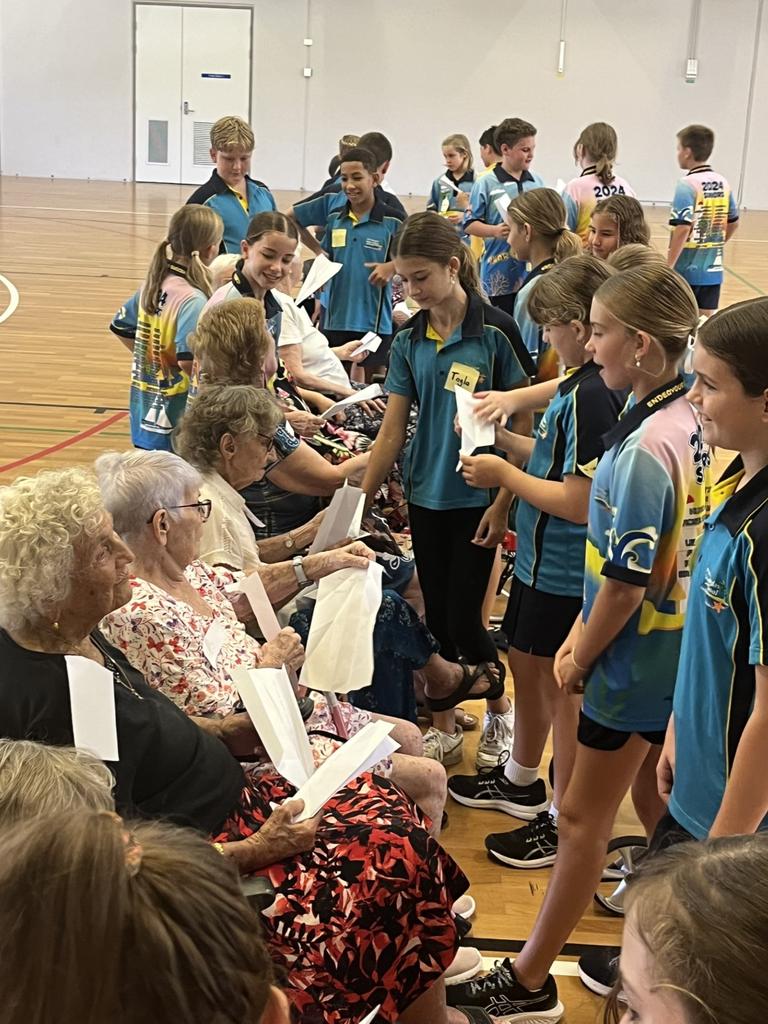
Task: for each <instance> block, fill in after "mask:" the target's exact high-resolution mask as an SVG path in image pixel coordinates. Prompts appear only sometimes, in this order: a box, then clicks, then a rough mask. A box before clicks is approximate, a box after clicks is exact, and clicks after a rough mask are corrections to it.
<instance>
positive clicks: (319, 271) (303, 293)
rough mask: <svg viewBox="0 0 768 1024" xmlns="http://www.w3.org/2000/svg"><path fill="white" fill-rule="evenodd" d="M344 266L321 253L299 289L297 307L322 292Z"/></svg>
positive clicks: (296, 300)
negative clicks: (311, 296) (316, 293)
mask: <svg viewBox="0 0 768 1024" xmlns="http://www.w3.org/2000/svg"><path fill="white" fill-rule="evenodd" d="M342 266H343V264H341V263H333V262H331V260H329V259H328V257H327V256H326V255H325V254H324V253H320V255H319V256H316V257H315V258H314V260H312V266H311V267H310V268H309V270H308V271H307V276H306V277H305V278H304V284H303V285H302V286H301V288H300V289H299V294H298V295H297V296H296V299H295V302H296V305H297V306H300V305H301V303H302V302H304V300H305V299H308V298H309V297H310V295H314V294H315V292H317V291H320V289H321V288H322V287H323V285H325V284H328V282H329V281H330V280H331V278H332V277H335V276H336V274H338V272H339V271H340V270H341V269H342Z"/></svg>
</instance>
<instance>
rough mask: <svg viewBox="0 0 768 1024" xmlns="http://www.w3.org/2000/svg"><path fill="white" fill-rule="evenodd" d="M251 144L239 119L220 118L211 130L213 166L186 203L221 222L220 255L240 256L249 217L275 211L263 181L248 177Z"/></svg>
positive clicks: (247, 127) (249, 134) (247, 130)
mask: <svg viewBox="0 0 768 1024" xmlns="http://www.w3.org/2000/svg"><path fill="white" fill-rule="evenodd" d="M254 144H255V140H254V137H253V132H252V131H251V126H250V125H249V124H248V123H247V122H246V121H243V119H242V118H240V117H220V118H219V120H218V121H217V122H216V123H215V124H214V125H213V127H212V128H211V160H213V162H214V164H215V165H216V166H215V167H214V169H213V173H212V174H211V176H210V178H209V179H208V181H206V183H205V184H204V185H201V186H200V188H198V189H197V190H196V191H195V192H193V193H192V195H191V196H190V197H189V199H188V200H187V203H193V204H196V205H199V206H208V207H210V208H211V209H212V210H215V211H216V213H218V215H219V216H220V217H221V219H222V221H223V222H224V238H223V239H222V242H221V251H222V252H233V253H239V252H240V243H241V242H242V240H243V239H244V238H245V235H246V230H247V228H248V222H249V221H250V219H251V217H255V215H256V214H257V213H261V212H263V211H265V210H275V209H277V207H276V206H275V200H274V197H273V195H272V193H271V192H270V191H269V189H268V188H267V186H266V185H265V184H264V182H263V181H256V180H255V179H253V178H251V177H249V175H248V172H249V171H250V169H251V157H252V156H253V147H254Z"/></svg>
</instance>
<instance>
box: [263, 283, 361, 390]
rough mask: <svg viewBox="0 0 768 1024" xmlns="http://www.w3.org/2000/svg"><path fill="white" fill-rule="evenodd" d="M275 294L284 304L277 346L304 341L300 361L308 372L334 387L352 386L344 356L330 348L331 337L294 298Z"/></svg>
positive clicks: (282, 304) (300, 343)
mask: <svg viewBox="0 0 768 1024" xmlns="http://www.w3.org/2000/svg"><path fill="white" fill-rule="evenodd" d="M272 294H273V295H274V294H275V293H274V292H273V293H272ZM276 298H277V299H278V301H279V302H280V305H281V306H282V307H283V318H282V322H281V324H280V339H279V341H278V343H277V346H278V348H279V349H280V348H283V346H284V345H301V361H302V363H303V364H304V369H305V370H306V371H307V373H312V374H314V376H315V377H320V378H321V379H322V380H326V381H328V383H329V384H332V385H333V386H334V387H339V388H351V387H352V385H351V384H350V382H349V377H348V376H347V374H346V371H345V370H344V367H343V366H342V364H341V360H340V359H339V357H338V356H337V355H335V354H334V353H333V352H331V348H330V345H329V344H328V339H327V338H326V336H325V335H324V334H323V333H322V331H318V329H317V328H316V327H315V325H314V324H313V323H312V321H311V320H310V318H309V315H308V313H307V311H306V310H305V309H302V308H301V306H297V305H296V303H295V302H294V301H293V299H292V298H291V297H290V296H289V295H285V294H284V293H283V292H280V294H279V295H277V296H276Z"/></svg>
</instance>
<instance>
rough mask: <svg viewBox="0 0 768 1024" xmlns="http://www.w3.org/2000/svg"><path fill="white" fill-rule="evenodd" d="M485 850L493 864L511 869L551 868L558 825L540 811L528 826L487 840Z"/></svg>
mask: <svg viewBox="0 0 768 1024" xmlns="http://www.w3.org/2000/svg"><path fill="white" fill-rule="evenodd" d="M485 848H486V850H487V851H488V853H490V855H491V856H492V857H493V859H494V860H500V861H501V863H502V864H508V865H509V866H510V867H511V868H548V867H550V865H552V864H554V863H555V857H556V856H557V825H556V823H555V821H554V820H553V819H552V818H551V817H550V816H549V813H548V812H547V811H541V812H540V813H539V814H537V815H536V817H535V818H534V819H533V821H532V822H531V823H530V824H529V825H523V827H522V828H516V829H514V830H513V831H512V832H496V833H493V834H492V835H490V836H486V837H485Z"/></svg>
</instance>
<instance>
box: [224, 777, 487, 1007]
mask: <svg viewBox="0 0 768 1024" xmlns="http://www.w3.org/2000/svg"><path fill="white" fill-rule="evenodd" d="M246 778H247V780H248V784H247V785H246V787H245V788H244V789H243V792H242V795H241V800H240V804H239V806H238V807H237V809H236V810H235V811H234V812H233V813H232V815H230V817H229V818H228V820H227V821H226V822H225V824H224V825H223V826H222V829H221V833H220V834H219V835H218V836H215V837H214V840H215V841H217V842H227V841H232V840H237V839H244V838H246V837H247V836H249V835H252V834H253V833H254V832H256V831H258V829H259V828H260V827H261V825H262V824H263V823H264V821H265V820H266V819H267V817H269V814H270V809H269V803H270V801H273V802H282V801H283V800H285V799H287V798H288V797H290V796H292V795H293V794H294V793H295V790H294V788H293V787H292V786H291V785H290V783H288V782H286V781H285V779H283V778H282V777H281V776H279V775H277V774H276V773H275V772H274V771H263V770H259V769H255V768H248V769H246ZM259 874H261V875H264V876H265V877H267V878H269V880H270V881H271V883H272V885H273V886H274V888H275V893H276V899H275V902H274V903H273V905H272V906H271V907H269V908H268V909H267V910H266V911H265V912H264V914H263V917H262V920H263V923H264V931H265V938H266V940H267V943H268V945H269V948H270V952H271V954H272V958H273V960H274V961H275V963H276V964H277V965H278V966H279V967H281V968H283V969H284V971H285V972H286V973H287V976H288V986H287V988H286V994H287V995H288V997H289V998H290V999H291V1001H292V1002H293V1005H294V1007H295V1008H296V1010H297V1012H298V1015H299V1019H300V1020H301V1021H302V1024H305V1022H306V1024H354V1022H357V1021H359V1020H361V1019H362V1018H363V1017H365V1016H366V1014H368V1013H370V1011H371V1010H372V1009H373V1008H374V1007H375V1006H377V1005H379V1004H381V1010H380V1011H379V1014H380V1016H381V1017H383V1018H384V1019H386V1020H389V1021H395V1020H397V1019H398V1017H399V1015H400V1014H401V1013H402V1011H403V1010H405V1009H406V1008H407V1007H408V1006H410V1005H411V1003H413V1002H414V1000H416V999H418V997H419V996H421V995H423V993H424V992H426V991H427V989H428V988H430V986H431V985H433V984H434V983H435V982H436V981H437V980H438V979H439V978H440V976H441V975H442V974H443V973H444V972H445V970H446V969H447V968H448V966H449V965H450V963H451V961H452V960H453V958H454V956H455V954H456V949H457V945H458V939H457V934H456V926H455V923H454V919H453V917H452V915H451V906H452V905H453V903H454V902H455V901H456V900H457V899H458V898H459V896H461V895H462V894H463V893H464V892H466V890H467V887H468V882H467V879H466V877H465V876H464V874H463V872H462V871H461V869H460V868H459V867H458V865H457V864H456V863H455V861H454V860H453V859H452V858H451V857H450V856H449V855H448V854H447V853H446V852H445V850H443V848H442V847H441V846H440V844H439V843H438V842H437V841H436V840H435V839H433V838H432V837H431V836H429V835H428V833H427V830H426V828H425V823H424V819H423V817H422V816H421V813H420V811H419V810H418V809H417V808H416V807H414V805H413V804H412V803H411V802H410V801H409V800H408V798H407V797H406V796H404V794H403V793H402V792H401V791H400V790H399V789H398V788H397V787H396V786H395V785H393V784H392V783H391V782H387V781H386V780H384V779H380V778H378V777H375V776H372V775H368V774H366V775H361V776H360V777H359V778H357V779H355V780H354V781H353V782H351V783H350V784H349V785H348V786H347V787H346V788H345V789H343V790H342V791H341V792H340V793H339V794H338V795H337V796H336V797H335V798H334V799H333V800H331V801H330V802H329V803H328V804H327V805H326V808H325V811H324V814H323V818H322V821H321V823H320V827H319V829H318V831H317V839H316V843H315V848H314V850H312V851H310V852H309V853H304V854H298V855H296V856H294V857H291V858H290V859H289V860H285V861H281V862H280V863H279V864H274V865H272V866H271V867H269V868H265V869H264V870H262V871H260V872H259Z"/></svg>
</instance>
